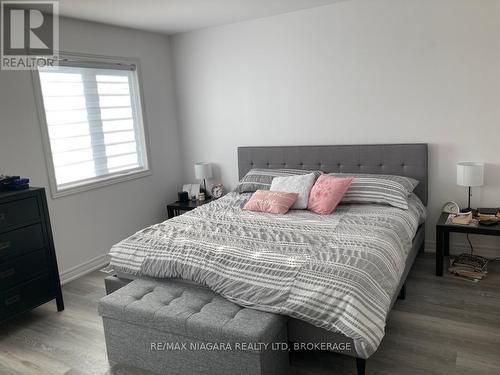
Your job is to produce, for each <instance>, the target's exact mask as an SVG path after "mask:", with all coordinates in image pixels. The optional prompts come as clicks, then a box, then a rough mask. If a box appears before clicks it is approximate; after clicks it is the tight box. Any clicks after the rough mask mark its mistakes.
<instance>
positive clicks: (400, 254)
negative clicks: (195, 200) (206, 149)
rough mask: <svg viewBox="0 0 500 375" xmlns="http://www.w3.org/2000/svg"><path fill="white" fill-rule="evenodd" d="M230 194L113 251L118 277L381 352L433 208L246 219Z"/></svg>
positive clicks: (359, 208) (239, 199) (413, 200)
mask: <svg viewBox="0 0 500 375" xmlns="http://www.w3.org/2000/svg"><path fill="white" fill-rule="evenodd" d="M249 196H250V194H238V193H230V194H228V195H226V196H225V197H223V198H221V199H218V200H216V201H214V202H212V203H209V204H206V205H203V206H201V207H199V208H197V209H195V210H193V211H190V212H187V213H185V214H183V215H181V216H177V217H175V218H173V219H170V220H167V221H164V222H162V223H159V224H156V225H152V226H150V227H148V228H145V229H143V230H141V231H139V232H137V233H135V234H134V235H132V236H130V237H129V238H127V239H125V240H123V241H121V242H120V243H118V244H116V245H115V246H113V248H112V249H111V251H110V255H111V265H112V266H113V267H114V269H115V270H117V271H120V272H124V273H128V274H133V275H137V276H148V277H155V278H181V279H185V280H191V281H194V282H196V283H199V284H202V285H206V286H208V287H209V288H210V289H212V290H214V291H215V292H217V293H219V294H221V295H222V296H224V297H225V298H227V299H229V300H231V301H233V302H235V303H237V304H239V305H242V306H246V307H251V308H255V309H258V310H264V311H270V312H273V313H277V314H283V315H287V316H290V317H294V318H298V319H301V320H304V321H306V322H308V323H311V324H313V325H315V326H317V327H321V328H323V329H326V330H330V331H337V332H341V333H343V334H344V335H346V336H348V337H350V338H351V339H353V342H354V345H355V349H356V352H357V354H358V355H359V356H360V357H362V358H367V357H369V356H370V355H371V354H373V353H374V352H375V351H376V349H377V348H378V346H379V344H380V342H381V340H382V338H383V336H384V329H385V321H386V317H387V314H388V313H389V309H390V305H391V299H392V297H393V296H394V294H395V293H396V289H397V287H398V285H399V282H400V279H401V276H402V274H403V271H404V268H405V261H406V258H407V256H408V253H409V251H410V249H411V246H412V239H413V237H414V235H415V233H416V231H417V228H418V225H419V224H420V223H422V222H423V220H424V218H425V207H424V206H423V204H422V203H421V202H420V200H419V199H418V198H417V197H416V196H415V195H411V196H410V197H409V209H408V210H402V209H399V208H394V207H390V206H381V205H368V204H359V205H355V204H351V205H340V206H338V208H337V210H336V211H335V212H334V213H333V214H331V215H318V214H314V213H311V212H309V211H305V210H292V211H290V212H289V213H288V214H286V215H273V214H265V213H256V212H250V211H244V210H242V209H241V207H242V205H243V204H244V203H245V201H246V200H247V199H248V198H249Z"/></svg>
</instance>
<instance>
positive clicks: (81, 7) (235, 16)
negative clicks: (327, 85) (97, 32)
mask: <svg viewBox="0 0 500 375" xmlns="http://www.w3.org/2000/svg"><path fill="white" fill-rule="evenodd" d="M338 1H341V0H60V1H59V13H60V15H61V16H67V17H72V18H78V19H83V20H88V21H95V22H102V23H107V24H111V25H117V26H124V27H131V28H135V29H142V30H148V31H155V32H160V33H166V34H175V33H180V32H186V31H191V30H195V29H201V28H204V27H210V26H218V25H225V24H229V23H233V22H239V21H244V20H249V19H254V18H260V17H267V16H272V15H276V14H281V13H287V12H293V11H296V10H300V9H306V8H314V7H317V6H321V5H326V4H331V3H335V2H338Z"/></svg>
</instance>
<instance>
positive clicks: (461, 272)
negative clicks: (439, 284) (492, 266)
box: [449, 254, 488, 282]
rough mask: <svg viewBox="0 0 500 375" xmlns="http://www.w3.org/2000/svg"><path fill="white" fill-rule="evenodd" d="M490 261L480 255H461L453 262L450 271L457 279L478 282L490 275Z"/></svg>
mask: <svg viewBox="0 0 500 375" xmlns="http://www.w3.org/2000/svg"><path fill="white" fill-rule="evenodd" d="M487 268H488V259H486V258H483V257H481V256H479V255H472V254H460V255H459V256H457V257H456V258H455V259H454V260H453V261H452V262H451V266H450V268H449V271H450V272H451V273H452V274H453V275H454V276H455V277H457V278H460V279H464V280H469V281H474V282H478V281H479V280H481V279H482V278H483V277H485V276H486V274H487V273H488V270H487Z"/></svg>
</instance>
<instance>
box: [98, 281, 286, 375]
mask: <svg viewBox="0 0 500 375" xmlns="http://www.w3.org/2000/svg"><path fill="white" fill-rule="evenodd" d="M99 314H100V315H101V316H102V319H103V323H104V334H105V337H106V347H107V352H108V359H109V361H110V362H114V363H120V364H125V365H129V366H134V367H138V368H141V369H146V370H150V371H153V372H156V373H159V374H165V375H167V374H168V375H174V374H175V375H177V374H178V375H181V374H182V375H190V374H200V375H201V374H203V375H223V374H227V375H235V374H240V375H263V374H269V375H271V374H273V375H278V374H285V373H286V372H287V369H288V352H287V351H286V350H281V349H282V348H281V347H280V345H279V344H280V343H286V342H287V337H286V321H285V318H284V317H283V316H280V315H275V314H271V313H266V312H262V311H257V310H252V309H247V308H242V307H240V306H237V305H235V304H234V303H232V302H229V301H228V300H226V299H224V298H222V297H221V296H219V295H218V294H216V293H214V292H212V291H210V290H208V289H206V288H203V287H199V286H196V285H190V284H185V283H182V282H179V281H174V280H172V281H170V280H169V281H155V280H141V279H137V280H135V281H132V282H131V283H129V284H128V285H126V286H124V287H123V288H121V289H118V290H117V291H115V292H114V293H111V294H110V295H108V296H106V297H104V298H103V299H101V301H100V302H99Z"/></svg>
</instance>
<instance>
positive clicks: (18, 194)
mask: <svg viewBox="0 0 500 375" xmlns="http://www.w3.org/2000/svg"><path fill="white" fill-rule="evenodd" d="M54 298H55V299H56V302H57V310H58V311H62V310H64V303H63V297H62V293H61V284H60V282H59V271H58V268H57V260H56V254H55V249H54V242H53V240H52V230H51V227H50V218H49V211H48V208H47V200H46V197H45V190H44V189H43V188H30V189H26V190H21V191H8V192H1V193H0V322H1V321H4V320H7V319H10V318H13V317H14V316H16V315H18V314H21V313H23V312H25V311H29V310H31V309H34V308H35V307H37V306H40V305H41V304H44V303H46V302H48V301H51V300H53V299H54Z"/></svg>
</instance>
